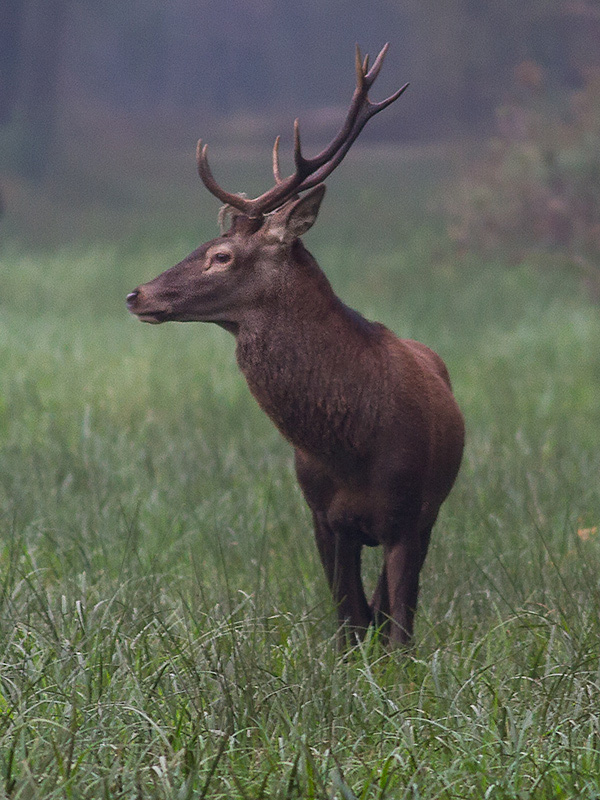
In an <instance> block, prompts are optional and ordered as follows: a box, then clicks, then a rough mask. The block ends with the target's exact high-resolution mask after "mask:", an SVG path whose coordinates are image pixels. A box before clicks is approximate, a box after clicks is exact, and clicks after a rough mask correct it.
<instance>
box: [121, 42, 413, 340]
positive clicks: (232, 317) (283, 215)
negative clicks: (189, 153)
mask: <svg viewBox="0 0 600 800" xmlns="http://www.w3.org/2000/svg"><path fill="white" fill-rule="evenodd" d="M387 49H388V45H387V44H386V45H385V47H383V49H382V50H381V52H380V53H379V55H378V56H377V58H376V59H375V62H374V64H373V66H372V67H371V68H370V69H369V57H368V56H366V57H365V58H364V60H363V58H362V57H361V54H360V50H359V48H358V46H357V48H356V88H355V90H354V94H353V96H352V100H351V103H350V107H349V110H348V113H347V115H346V119H345V121H344V124H343V126H342V128H341V129H340V131H339V132H338V134H337V135H336V136H335V137H334V139H333V140H332V141H331V143H330V144H329V145H328V146H327V147H326V148H325V149H324V150H323V151H322V152H321V153H319V154H318V155H317V156H315V157H314V158H306V157H305V156H304V155H303V153H302V148H301V144H300V129H299V124H298V120H296V121H295V123H294V165H295V170H294V172H293V173H292V174H291V175H289V176H288V177H287V178H282V177H281V172H280V166H279V137H277V139H276V140H275V144H274V146H273V175H274V178H275V184H274V186H273V187H272V188H271V189H269V190H268V191H266V192H265V193H264V194H262V195H260V196H259V197H256V198H254V199H249V198H246V197H242V196H241V195H238V194H233V193H231V192H227V191H225V190H224V189H222V188H221V187H220V186H219V184H218V183H217V182H216V181H215V179H214V177H213V175H212V172H211V169H210V167H209V164H208V156H207V149H208V148H207V145H203V144H202V142H201V141H199V142H198V147H197V163H198V172H199V175H200V177H201V179H202V181H203V183H204V185H205V186H206V188H207V189H208V190H209V191H210V192H211V193H212V194H213V195H214V196H215V197H217V198H218V199H219V200H221V201H222V202H223V203H224V204H225V206H224V209H223V211H224V212H226V213H231V215H232V224H231V227H230V229H229V230H228V231H227V232H226V233H224V234H222V235H221V236H220V237H218V238H216V239H213V240H211V241H209V242H207V243H206V244H204V245H202V246H201V247H199V248H198V249H197V250H194V252H193V253H191V254H190V255H189V256H187V258H185V259H184V260H183V261H181V262H180V263H179V264H176V265H175V266H174V267H172V268H171V269H169V270H167V271H166V272H164V273H162V274H161V275H159V276H158V277H157V278H155V279H154V280H153V281H150V282H149V283H146V284H144V285H143V286H139V287H138V288H137V289H135V290H134V291H133V292H131V294H129V295H128V297H127V305H128V308H129V310H130V311H131V312H132V313H133V314H135V315H137V317H138V318H139V319H140V320H142V321H143V322H150V323H154V324H157V323H161V322H166V321H167V320H174V321H178V322H189V321H202V322H217V323H219V324H221V325H223V326H224V327H227V328H229V329H231V330H233V331H235V330H236V329H237V327H238V326H239V324H240V321H241V320H242V319H243V318H244V317H245V315H247V314H248V313H252V312H253V311H255V310H256V308H257V305H259V304H260V303H261V300H263V299H265V298H268V297H272V296H273V293H274V292H276V291H277V287H279V286H281V282H282V277H283V274H284V273H285V270H286V265H288V264H289V262H290V260H291V252H292V249H293V247H294V243H295V242H296V240H297V239H298V238H299V237H300V236H302V234H303V233H305V232H306V231H307V230H308V229H309V228H310V227H311V226H312V224H313V223H314V221H315V219H316V216H317V213H318V211H319V206H320V203H321V200H322V199H323V195H324V193H325V187H324V185H323V181H324V180H325V179H326V178H327V176H328V175H330V174H331V173H332V172H333V170H334V169H335V168H336V167H337V165H338V164H339V163H340V162H341V161H342V159H343V158H344V156H345V155H346V153H347V152H348V150H349V149H350V147H351V145H352V143H353V142H354V141H355V139H356V137H357V136H358V135H359V133H360V132H361V130H362V129H363V127H364V126H365V125H366V123H367V122H368V120H369V119H370V118H371V117H372V116H374V115H375V114H377V113H378V112H379V111H382V110H383V109H384V108H387V106H389V105H390V104H391V103H393V102H394V101H395V100H397V99H398V98H399V97H400V95H401V94H402V93H403V92H404V91H405V89H406V88H407V86H408V84H406V85H405V86H403V87H402V88H401V89H399V90H398V91H397V92H395V93H394V94H392V95H391V96H390V97H388V98H387V99H386V100H383V101H381V102H379V103H373V102H371V101H370V100H369V97H368V91H369V89H370V87H371V86H372V85H373V82H374V81H375V79H376V78H377V76H378V75H379V72H380V70H381V67H382V64H383V60H384V58H385V54H386V52H387ZM304 192H306V194H303V193H304ZM223 216H225V214H223Z"/></svg>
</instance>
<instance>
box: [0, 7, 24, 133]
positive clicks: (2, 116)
mask: <svg viewBox="0 0 600 800" xmlns="http://www.w3.org/2000/svg"><path fill="white" fill-rule="evenodd" d="M24 10H25V6H24V1H23V0H2V3H0V125H5V124H6V123H7V122H8V121H9V120H10V119H11V117H12V114H13V111H14V108H15V104H16V100H17V94H18V76H19V56H20V52H21V43H22V34H23V19H24Z"/></svg>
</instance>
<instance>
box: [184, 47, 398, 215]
mask: <svg viewBox="0 0 600 800" xmlns="http://www.w3.org/2000/svg"><path fill="white" fill-rule="evenodd" d="M388 47H389V43H388V44H385V45H384V46H383V48H382V49H381V52H380V53H379V55H378V56H377V58H376V59H375V62H374V63H373V66H372V67H371V69H369V56H366V57H365V59H364V60H363V59H362V56H361V54H360V50H359V48H358V45H356V88H355V90H354V94H353V95H352V100H351V101H350V108H349V109H348V113H347V115H346V120H345V122H344V124H343V126H342V127H341V129H340V131H339V133H338V134H337V135H336V136H335V137H334V139H332V141H331V142H330V144H329V145H328V146H327V147H326V148H325V149H324V150H322V151H321V152H320V153H319V154H318V155H317V156H315V157H314V158H305V157H304V156H303V155H302V148H301V145H300V127H299V124H298V120H295V122H294V164H295V170H294V172H293V173H292V174H291V175H289V176H288V177H287V178H282V177H281V172H280V169H279V136H278V137H277V138H276V139H275V144H274V146H273V175H274V177H275V186H273V187H272V188H271V189H269V190H268V191H266V192H265V193H264V194H261V195H260V196H259V197H255V198H254V199H249V198H246V197H242V196H240V195H239V194H233V193H231V192H227V191H225V189H222V188H221V187H220V186H219V184H218V183H217V182H216V180H215V179H214V177H213V174H212V172H211V170H210V167H209V165H208V157H207V150H208V145H206V144H205V145H202V140H200V141H199V142H198V147H197V150H196V159H197V162H198V173H199V175H200V177H201V178H202V182H203V183H204V185H205V186H206V188H207V189H208V191H209V192H210V193H211V194H213V195H214V196H215V197H218V198H219V200H221V202H223V203H226V204H227V205H229V206H233V208H237V209H238V211H241V212H242V213H243V214H246V215H247V216H249V217H261V216H262V215H263V214H267V213H269V212H270V211H274V210H275V209H276V208H279V206H281V205H283V204H284V203H285V201H286V200H288V199H289V198H290V197H292V196H293V195H296V194H298V193H299V192H304V191H305V190H306V189H310V188H312V187H313V186H316V185H317V184H318V183H322V182H323V181H324V180H325V178H327V176H328V175H330V174H331V173H332V172H333V170H334V169H335V168H336V167H337V166H338V164H339V163H340V162H341V161H342V159H343V158H344V156H345V155H346V153H347V152H348V150H349V149H350V147H351V146H352V143H353V142H354V140H355V139H356V137H357V136H358V134H359V133H360V132H361V131H362V129H363V128H364V126H365V125H366V124H367V122H368V121H369V120H370V119H371V117H373V116H374V115H375V114H377V113H378V112H379V111H383V109H384V108H387V107H388V106H389V105H391V104H392V103H393V102H394V101H396V100H397V99H398V98H399V97H400V95H401V94H402V93H403V92H404V91H405V90H406V89H407V88H408V83H406V84H405V85H404V86H402V88H400V89H398V91H397V92H394V94H392V95H390V97H388V98H387V99H386V100H382V101H381V102H379V103H372V102H371V101H370V100H369V98H368V91H369V89H370V88H371V86H372V85H373V83H374V82H375V79H376V78H377V76H378V75H379V73H380V71H381V67H382V65H383V59H384V58H385V54H386V53H387V51H388Z"/></svg>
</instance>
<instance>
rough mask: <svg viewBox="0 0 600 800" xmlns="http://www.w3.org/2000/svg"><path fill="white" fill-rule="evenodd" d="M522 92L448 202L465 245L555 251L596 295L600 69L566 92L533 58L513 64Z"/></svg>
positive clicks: (512, 252) (517, 254) (514, 254)
mask: <svg viewBox="0 0 600 800" xmlns="http://www.w3.org/2000/svg"><path fill="white" fill-rule="evenodd" d="M516 76H517V79H518V81H519V84H520V93H521V98H520V100H514V101H511V102H509V103H507V104H506V105H504V106H503V107H501V108H500V109H498V113H497V119H498V134H497V135H496V136H495V137H494V138H493V139H492V140H491V141H490V142H489V143H488V146H487V148H486V152H485V154H484V155H483V157H481V158H480V159H479V160H477V162H476V163H475V165H474V166H470V167H468V168H467V169H466V177H465V179H464V180H463V181H462V182H461V183H460V184H459V186H455V187H453V191H452V197H451V198H449V200H448V202H447V206H448V213H449V216H450V218H451V222H450V232H451V235H452V236H453V238H454V239H455V240H456V241H457V242H458V243H459V244H460V245H461V246H462V247H464V248H467V249H470V250H475V251H478V252H484V253H488V254H489V253H491V252H496V253H497V252H503V253H504V254H506V255H507V256H508V257H509V258H510V259H511V260H513V261H514V260H515V259H517V260H518V259H521V258H523V257H524V255H526V254H528V253H531V252H532V250H540V249H542V250H546V251H549V252H551V253H554V255H555V260H556V261H558V262H559V263H560V262H561V261H562V262H563V263H564V262H567V263H569V262H570V263H571V265H574V266H575V267H576V268H577V270H578V271H580V272H582V273H583V275H584V277H585V279H586V280H587V281H588V283H589V285H590V289H591V290H592V292H593V295H594V296H595V297H596V299H600V270H599V269H598V267H597V264H598V262H599V261H600V74H598V73H590V74H589V75H588V76H587V79H586V81H585V84H584V86H583V87H582V88H581V89H580V90H579V91H577V92H574V93H573V94H572V95H571V96H570V97H569V98H568V104H567V106H566V107H563V105H562V103H561V101H560V99H559V98H557V97H556V96H555V95H553V94H552V92H551V91H550V90H548V89H547V88H545V87H544V84H543V74H542V71H541V69H540V68H539V67H538V66H537V65H536V64H534V63H532V62H525V63H523V64H521V65H520V67H519V69H518V70H517V72H516Z"/></svg>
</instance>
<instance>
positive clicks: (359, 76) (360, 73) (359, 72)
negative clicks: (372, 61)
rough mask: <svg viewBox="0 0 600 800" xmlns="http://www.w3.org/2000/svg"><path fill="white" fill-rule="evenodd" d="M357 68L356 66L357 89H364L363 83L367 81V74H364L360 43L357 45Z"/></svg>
mask: <svg viewBox="0 0 600 800" xmlns="http://www.w3.org/2000/svg"><path fill="white" fill-rule="evenodd" d="M355 66H356V88H357V89H362V86H363V82H364V79H365V73H364V72H363V60H362V56H361V54H360V47H359V46H358V42H357V43H356V58H355Z"/></svg>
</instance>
